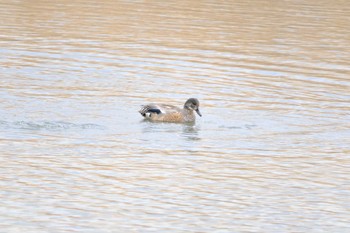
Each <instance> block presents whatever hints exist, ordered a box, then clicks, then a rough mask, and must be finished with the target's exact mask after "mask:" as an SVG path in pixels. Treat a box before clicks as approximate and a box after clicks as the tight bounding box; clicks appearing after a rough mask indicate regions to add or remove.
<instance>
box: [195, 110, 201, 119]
mask: <svg viewBox="0 0 350 233" xmlns="http://www.w3.org/2000/svg"><path fill="white" fill-rule="evenodd" d="M196 113H197V114H198V116H200V117H201V116H202V114H201V112H200V111H199V109H196Z"/></svg>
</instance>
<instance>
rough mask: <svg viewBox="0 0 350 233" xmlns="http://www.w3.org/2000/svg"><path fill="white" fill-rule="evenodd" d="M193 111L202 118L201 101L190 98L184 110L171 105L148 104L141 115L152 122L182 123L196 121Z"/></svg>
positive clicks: (141, 111) (141, 110)
mask: <svg viewBox="0 0 350 233" xmlns="http://www.w3.org/2000/svg"><path fill="white" fill-rule="evenodd" d="M193 111H196V113H197V114H198V115H199V116H202V114H201V113H200V111H199V101H198V99H196V98H189V99H188V100H187V101H186V102H185V104H184V107H183V108H182V109H181V108H178V107H176V106H173V105H169V104H147V105H144V106H142V108H141V109H140V111H139V113H141V115H142V116H143V117H145V119H148V120H151V121H162V122H178V123H182V122H193V121H195V120H196V116H195V114H194V112H193Z"/></svg>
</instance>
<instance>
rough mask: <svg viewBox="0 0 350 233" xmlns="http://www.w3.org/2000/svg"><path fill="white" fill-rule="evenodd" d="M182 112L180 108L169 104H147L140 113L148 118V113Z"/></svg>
mask: <svg viewBox="0 0 350 233" xmlns="http://www.w3.org/2000/svg"><path fill="white" fill-rule="evenodd" d="M179 111H181V109H180V108H178V107H176V106H173V105H168V104H147V105H145V106H142V108H141V109H140V111H139V113H141V115H142V116H146V114H147V113H156V114H168V113H174V112H179Z"/></svg>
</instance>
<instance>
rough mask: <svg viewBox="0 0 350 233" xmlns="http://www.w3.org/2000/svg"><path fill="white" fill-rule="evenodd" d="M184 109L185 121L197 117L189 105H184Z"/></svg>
mask: <svg viewBox="0 0 350 233" xmlns="http://www.w3.org/2000/svg"><path fill="white" fill-rule="evenodd" d="M183 111H184V118H185V119H184V120H185V121H194V120H195V119H196V116H195V115H194V113H193V110H192V109H190V108H188V107H184V109H183Z"/></svg>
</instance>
